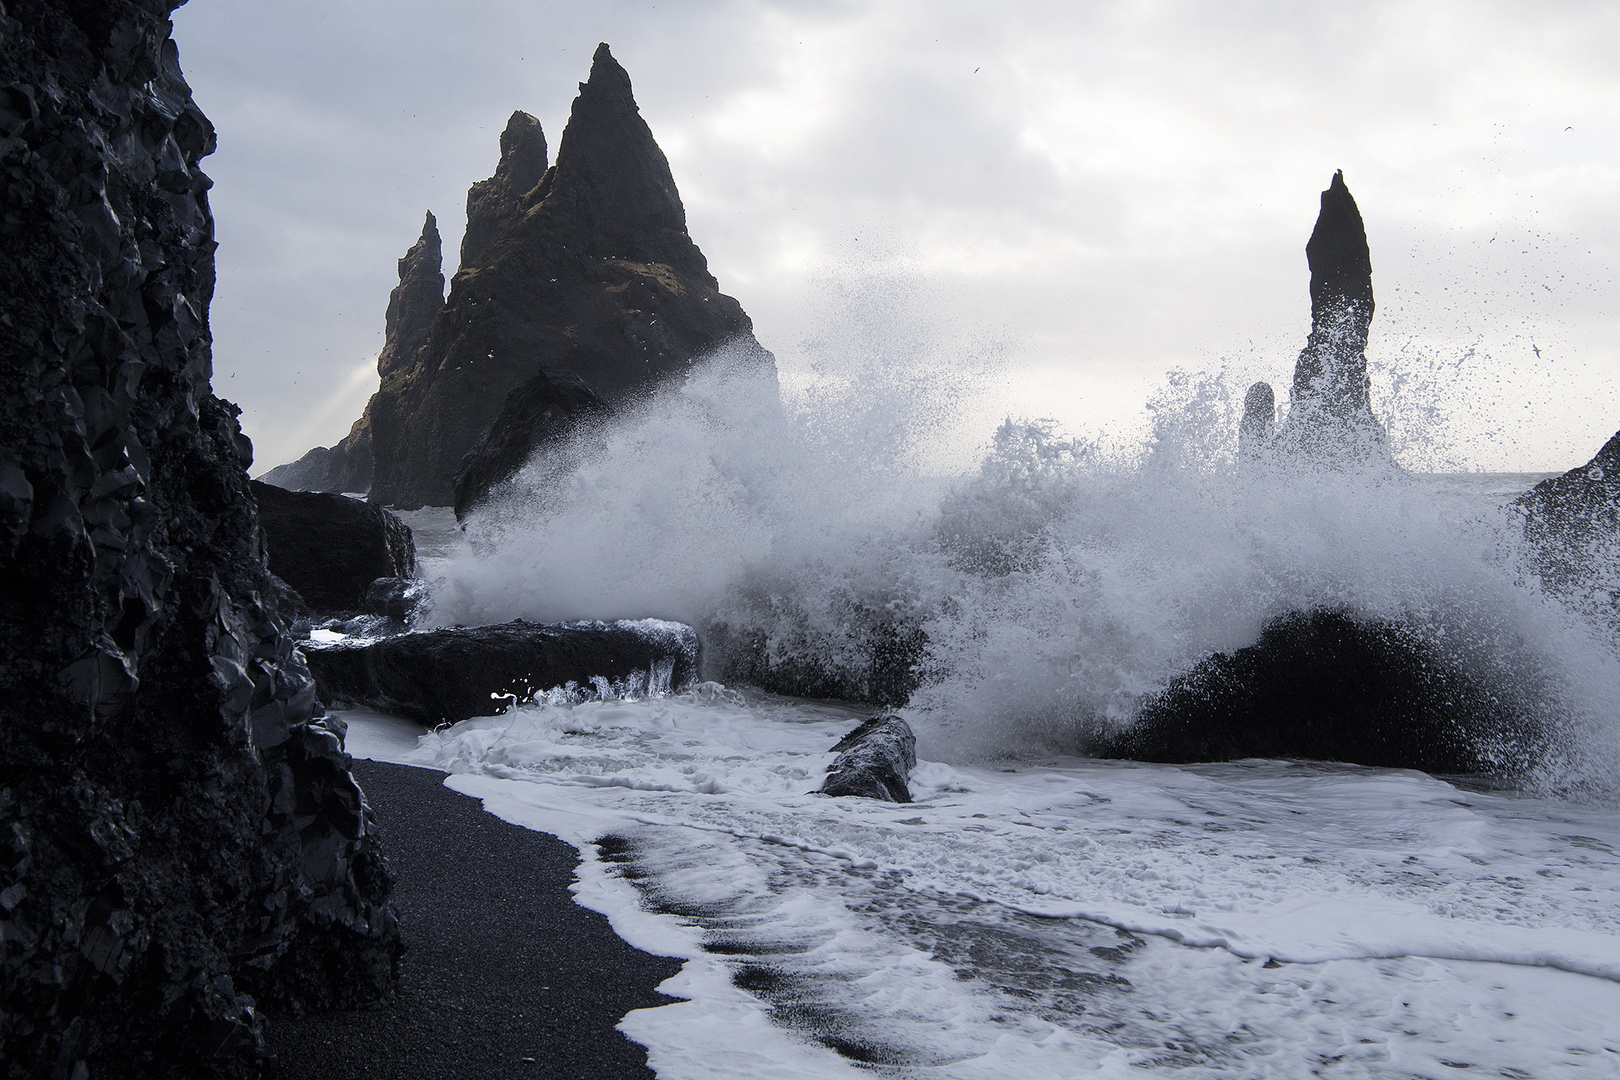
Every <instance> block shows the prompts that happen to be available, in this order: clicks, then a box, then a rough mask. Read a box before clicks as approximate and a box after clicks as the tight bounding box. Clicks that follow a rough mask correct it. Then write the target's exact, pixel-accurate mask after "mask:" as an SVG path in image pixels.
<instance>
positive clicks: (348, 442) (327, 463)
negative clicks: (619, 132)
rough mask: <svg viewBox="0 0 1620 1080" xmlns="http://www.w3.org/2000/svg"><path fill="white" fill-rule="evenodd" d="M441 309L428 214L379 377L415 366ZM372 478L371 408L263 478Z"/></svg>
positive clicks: (436, 250)
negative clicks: (339, 434)
mask: <svg viewBox="0 0 1620 1080" xmlns="http://www.w3.org/2000/svg"><path fill="white" fill-rule="evenodd" d="M543 152H544V149H543V147H542V154H543ZM475 190H476V189H475ZM470 201H471V199H470V197H469V203H470ZM469 212H470V207H469ZM442 307H444V254H443V242H442V241H441V240H440V239H439V223H438V222H437V221H436V220H434V217H433V213H432V211H429V212H428V215H427V220H426V221H425V222H423V224H422V235H421V237H420V238H419V239H418V240H417V241H416V243H414V244H412V245H411V248H410V250H409V251H407V252H405V255H404V257H403V258H401V259H400V260H399V284H398V285H397V286H395V288H394V291H393V292H392V293H390V294H389V295H388V311H387V312H386V313H385V315H384V316H383V319H384V322H383V325H384V334H383V347H382V352H380V353H378V354H377V374H379V375H381V376H382V377H383V378H387V377H388V376H389V375H391V374H393V373H394V372H396V371H398V370H400V369H401V368H403V367H405V366H406V365H407V364H408V363H410V361H411V359H412V358H413V357H415V356H416V351H417V350H418V349H420V348H421V347H422V343H423V342H425V341H426V340H427V335H428V329H429V328H430V327H431V326H432V325H433V317H434V316H435V315H437V314H438V313H439V309H440V308H442ZM371 473H372V450H371V406H370V405H369V404H368V405H367V406H366V409H365V411H364V412H362V413H361V414H360V419H358V420H356V421H355V422H354V426H353V427H351V428H350V429H349V434H348V435H346V436H344V438H342V439H341V440H339V442H338V444H337V445H336V446H333V447H325V446H317V447H316V448H315V449H313V450H311V451H310V452H309V453H307V454H305V455H304V456H303V457H301V458H299V459H298V460H297V461H293V462H289V463H288V464H286V465H277V466H276V467H275V468H274V469H271V470H270V471H269V472H267V473H265V474H264V476H263V478H262V479H263V480H264V481H265V483H268V484H274V485H275V486H277V487H282V488H287V489H288V490H290V491H331V492H338V493H341V492H345V491H353V492H363V491H368V490H370V488H371Z"/></svg>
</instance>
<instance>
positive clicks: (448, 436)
mask: <svg viewBox="0 0 1620 1080" xmlns="http://www.w3.org/2000/svg"><path fill="white" fill-rule="evenodd" d="M544 155H545V144H544V139H543V137H542V136H541V134H540V131H539V127H538V124H535V123H534V122H533V118H532V117H529V116H527V114H524V113H517V114H514V116H513V119H512V122H511V123H510V124H509V125H508V127H507V131H506V134H505V135H503V136H502V157H501V165H500V168H498V169H497V171H496V175H495V176H493V177H491V178H490V179H489V180H487V181H484V182H483V183H482V184H479V185H477V186H475V187H474V189H473V191H472V193H471V194H470V195H469V196H468V215H469V221H468V239H467V242H466V243H465V244H464V245H463V262H462V266H461V269H460V271H458V272H457V274H456V276H455V277H454V279H453V280H452V281H451V285H450V298H449V300H448V302H447V303H446V305H445V309H444V310H443V311H442V312H441V313H440V314H439V316H438V317H437V318H436V319H435V320H434V323H433V328H432V330H431V332H430V333H429V335H428V338H427V342H426V344H425V345H424V346H423V347H422V348H421V350H420V351H418V353H417V354H416V356H415V358H414V360H413V361H412V362H411V363H410V364H408V365H406V366H404V367H402V368H400V369H399V370H397V371H394V372H393V373H391V374H389V375H387V376H386V377H385V378H384V379H383V383H382V386H381V388H380V389H379V390H378V392H377V395H376V396H375V397H374V398H373V399H372V402H371V404H370V405H369V406H368V412H369V414H370V417H371V430H372V439H373V450H374V457H375V461H376V472H375V475H374V479H373V483H372V488H371V498H372V499H373V500H374V501H377V502H381V503H384V504H388V505H393V506H397V507H401V508H406V509H412V508H415V507H418V506H422V505H428V504H431V505H436V506H448V505H451V504H452V502H453V500H454V492H453V485H454V480H455V476H456V473H457V471H458V470H459V468H460V465H461V462H462V458H463V456H464V455H465V454H466V453H467V452H468V451H469V450H470V449H471V448H472V447H473V445H474V444H475V443H476V442H477V441H478V440H479V438H480V437H481V436H482V435H483V434H484V433H485V431H487V430H488V429H489V427H490V426H491V424H493V423H494V421H495V419H496V417H497V415H498V414H499V413H500V411H501V408H502V405H503V403H504V402H505V401H506V399H507V396H508V395H509V394H510V393H511V392H512V391H513V390H514V389H515V388H517V387H518V386H519V385H520V384H522V383H524V382H526V381H527V380H529V379H531V378H533V377H534V376H535V374H536V373H537V372H539V371H540V369H542V368H560V369H563V370H567V371H571V372H573V373H574V374H575V375H577V376H579V377H580V378H582V379H583V380H584V381H585V382H586V383H587V384H589V386H590V387H591V388H592V389H593V390H594V391H595V392H596V393H598V394H600V395H601V397H602V398H604V399H605V400H606V401H607V402H609V404H610V405H613V406H618V405H620V404H623V403H625V402H626V401H628V400H630V399H632V398H634V397H635V396H636V395H638V394H641V393H644V392H646V391H647V390H650V389H651V388H652V387H653V386H655V385H656V384H657V383H658V382H659V381H661V380H663V379H665V378H668V377H670V376H674V375H679V374H681V373H684V372H685V371H686V370H688V368H689V367H690V366H691V364H692V362H693V361H694V360H695V359H696V358H698V357H699V356H701V355H702V354H704V353H706V352H708V351H710V350H712V349H714V348H715V347H717V346H719V345H720V344H722V343H724V342H727V341H733V340H736V339H742V341H743V345H744V348H745V349H746V350H751V351H752V352H753V353H754V354H755V355H757V356H758V358H759V362H760V363H761V364H763V365H773V366H774V361H773V359H772V358H771V356H770V354H769V353H768V352H766V351H765V350H764V349H762V348H760V347H759V345H758V343H757V342H755V341H754V338H753V327H752V324H751V323H750V322H749V319H748V316H747V315H746V314H744V313H743V310H742V307H741V306H740V305H739V304H738V303H737V301H736V300H734V299H732V298H731V297H729V296H726V295H724V294H722V293H721V292H720V291H719V285H718V283H717V282H716V281H715V279H714V277H713V276H712V275H711V274H710V273H709V269H708V263H707V261H706V260H705V259H704V257H703V253H702V252H701V251H699V250H698V248H697V245H696V244H694V243H693V242H692V238H691V237H690V236H689V235H688V234H687V231H686V212H685V210H684V208H683V207H682V205H681V200H680V195H679V194H678V193H677V191H676V189H675V181H674V179H673V177H672V176H671V175H670V171H669V163H668V161H667V160H665V158H664V154H663V151H661V150H660V149H659V148H658V144H657V142H655V141H654V139H653V136H652V132H651V130H649V129H648V127H647V124H646V121H644V120H643V119H642V118H641V114H640V112H639V111H638V109H637V107H636V103H635V98H634V96H633V95H632V94H631V90H630V78H629V76H628V75H626V74H625V71H624V69H623V68H622V67H620V66H619V64H618V62H617V61H615V60H614V59H613V56H612V55H611V53H610V52H609V51H608V48H607V46H605V45H603V46H600V47H599V48H598V49H597V51H596V56H595V58H594V60H593V62H592V65H591V74H590V79H589V81H587V82H585V83H582V84H580V92H579V97H577V98H576V99H575V100H574V105H573V112H572V115H571V116H570V118H569V122H568V128H567V130H566V131H564V133H563V137H562V142H561V145H560V146H559V147H558V150H557V161H556V164H555V165H554V166H553V167H551V168H549V169H546V170H545V172H544V173H543V174H540V175H539V177H538V182H536V183H534V184H533V186H532V187H531V188H528V189H524V187H523V185H524V183H525V182H527V181H528V180H529V178H530V177H531V176H533V175H534V174H535V170H536V168H537V167H538V166H539V165H542V164H543V163H544V160H545V157H544Z"/></svg>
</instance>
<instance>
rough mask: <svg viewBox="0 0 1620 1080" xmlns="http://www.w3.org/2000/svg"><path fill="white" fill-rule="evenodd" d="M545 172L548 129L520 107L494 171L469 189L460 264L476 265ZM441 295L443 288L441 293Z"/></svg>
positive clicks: (506, 132)
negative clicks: (543, 129) (546, 131)
mask: <svg viewBox="0 0 1620 1080" xmlns="http://www.w3.org/2000/svg"><path fill="white" fill-rule="evenodd" d="M545 174H546V133H545V132H544V131H542V130H540V121H538V120H536V119H535V118H534V117H532V116H530V115H529V114H528V113H526V112H524V111H523V110H521V109H519V110H518V111H516V112H514V113H513V114H512V116H511V118H510V119H509V120H507V122H506V129H505V130H504V131H502V132H501V160H500V162H499V163H498V164H496V166H495V175H494V176H491V177H490V178H489V179H488V180H480V181H479V182H478V183H476V184H474V185H473V186H472V187H471V188H469V189H468V190H467V231H466V232H465V233H463V234H462V237H461V265H462V266H463V267H464V268H465V267H468V266H476V265H478V264H479V262H480V260H482V259H483V257H484V255H485V254H487V253H488V251H489V249H490V247H491V246H493V245H494V243H495V241H497V240H499V239H500V238H501V237H502V236H503V235H504V234H505V233H506V232H507V231H508V230H509V229H511V228H512V226H513V225H515V224H516V223H517V219H518V218H519V217H521V216H522V215H523V211H524V208H525V199H524V196H526V195H527V194H529V192H530V191H532V190H534V186H535V185H536V184H538V183H539V182H540V178H541V177H543V176H544V175H545ZM440 295H441V297H442V296H443V292H442V291H441V293H440Z"/></svg>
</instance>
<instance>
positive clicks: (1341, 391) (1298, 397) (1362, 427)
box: [1279, 172, 1389, 458]
mask: <svg viewBox="0 0 1620 1080" xmlns="http://www.w3.org/2000/svg"><path fill="white" fill-rule="evenodd" d="M1305 257H1306V260H1307V261H1308V262H1309V263H1310V267H1311V333H1310V337H1309V338H1308V339H1307V340H1306V343H1305V348H1304V349H1303V350H1302V351H1301V352H1300V354H1299V360H1298V361H1297V362H1296V363H1295V365H1294V387H1293V393H1292V395H1291V398H1290V402H1289V411H1288V419H1287V421H1286V422H1285V423H1284V424H1283V428H1282V431H1281V432H1280V433H1279V436H1280V438H1281V440H1282V442H1283V444H1284V445H1285V446H1286V447H1288V448H1290V449H1294V450H1302V451H1305V452H1308V453H1312V454H1315V455H1317V456H1342V455H1346V454H1348V455H1351V456H1357V457H1368V456H1374V457H1380V456H1381V457H1385V458H1387V457H1388V453H1389V452H1388V450H1387V448H1386V447H1385V441H1384V433H1383V428H1382V427H1381V426H1380V425H1379V423H1378V421H1377V419H1376V418H1375V417H1374V416H1373V412H1372V403H1371V401H1370V400H1369V397H1368V394H1369V383H1368V381H1367V355H1366V350H1367V332H1368V330H1369V328H1370V327H1371V326H1372V317H1373V310H1374V303H1373V287H1372V255H1371V253H1370V251H1369V249H1368V247H1367V230H1366V227H1365V226H1364V225H1363V224H1362V220H1361V211H1360V209H1358V208H1357V206H1356V200H1355V199H1354V198H1353V197H1352V196H1351V194H1350V189H1349V188H1347V187H1345V184H1344V173H1343V172H1336V173H1334V174H1333V181H1332V183H1330V184H1329V185H1328V189H1327V190H1326V191H1324V192H1322V210H1321V213H1320V215H1319V216H1318V217H1317V219H1316V227H1315V228H1314V229H1312V230H1311V238H1310V240H1309V241H1308V242H1307V243H1306V245H1305Z"/></svg>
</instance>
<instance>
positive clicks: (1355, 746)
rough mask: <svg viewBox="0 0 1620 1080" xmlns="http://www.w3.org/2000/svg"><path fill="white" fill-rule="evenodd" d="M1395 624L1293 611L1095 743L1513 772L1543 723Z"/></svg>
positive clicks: (1164, 757) (1117, 750)
mask: <svg viewBox="0 0 1620 1080" xmlns="http://www.w3.org/2000/svg"><path fill="white" fill-rule="evenodd" d="M1486 680H1487V675H1486V674H1485V672H1483V671H1481V670H1477V669H1474V667H1473V665H1467V664H1463V663H1461V662H1459V661H1457V660H1456V659H1454V658H1450V657H1447V656H1444V655H1442V654H1440V653H1439V652H1438V651H1437V650H1436V649H1435V648H1434V647H1433V646H1432V645H1430V644H1428V643H1426V642H1425V641H1423V640H1421V639H1420V638H1418V637H1417V635H1416V634H1414V633H1412V632H1411V631H1409V630H1407V629H1404V628H1402V627H1400V626H1397V625H1393V624H1390V623H1385V622H1378V621H1372V620H1366V619H1361V618H1358V617H1356V616H1354V615H1352V614H1350V613H1349V612H1345V611H1313V612H1311V613H1309V614H1304V613H1298V612H1296V613H1294V614H1291V615H1286V616H1284V617H1282V618H1279V619H1275V620H1273V621H1272V622H1271V623H1269V624H1268V625H1267V626H1266V627H1265V629H1264V631H1263V632H1262V633H1261V635H1260V640H1259V641H1258V642H1256V643H1255V644H1253V645H1250V646H1249V647H1247V648H1243V649H1239V650H1237V651H1236V652H1235V653H1231V654H1220V655H1216V656H1212V657H1209V658H1208V659H1206V660H1205V661H1204V662H1202V663H1201V664H1199V665H1198V666H1197V667H1196V668H1194V669H1193V670H1192V671H1191V672H1189V673H1187V674H1186V675H1184V676H1182V677H1180V678H1178V679H1176V680H1175V681H1174V682H1173V683H1172V684H1171V685H1170V686H1169V687H1168V688H1167V689H1166V690H1165V691H1164V692H1163V693H1161V694H1159V695H1158V696H1157V697H1155V698H1154V699H1152V700H1151V701H1149V702H1148V703H1147V704H1146V706H1145V707H1144V708H1143V710H1142V712H1141V714H1140V716H1139V717H1138V719H1137V721H1136V723H1135V724H1134V725H1133V726H1132V727H1131V728H1130V729H1129V730H1127V731H1125V732H1123V733H1121V734H1119V735H1116V736H1112V737H1110V738H1107V739H1103V740H1100V742H1099V743H1098V745H1096V746H1094V747H1093V748H1092V750H1093V752H1094V753H1096V754H1098V756H1102V757H1121V758H1130V759H1133V760H1136V761H1170V762H1184V761H1231V760H1235V759H1239V758H1249V757H1263V758H1307V759H1312V760H1318V761H1343V762H1351V763H1354V764H1359V765H1375V766H1384V767H1388V768H1407V769H1424V770H1427V771H1429V772H1441V773H1498V772H1511V771H1512V770H1513V769H1514V768H1515V767H1517V766H1523V765H1525V764H1527V763H1528V762H1530V761H1532V760H1534V759H1535V756H1536V750H1537V748H1538V746H1539V743H1540V740H1541V738H1542V736H1541V730H1540V726H1539V724H1538V723H1537V722H1536V721H1535V719H1534V718H1533V714H1532V713H1531V711H1530V710H1529V709H1527V708H1521V707H1520V706H1518V705H1517V704H1515V699H1514V688H1512V687H1508V686H1505V685H1493V684H1492V683H1490V682H1487V681H1486Z"/></svg>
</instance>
